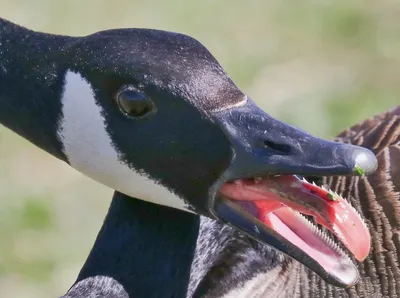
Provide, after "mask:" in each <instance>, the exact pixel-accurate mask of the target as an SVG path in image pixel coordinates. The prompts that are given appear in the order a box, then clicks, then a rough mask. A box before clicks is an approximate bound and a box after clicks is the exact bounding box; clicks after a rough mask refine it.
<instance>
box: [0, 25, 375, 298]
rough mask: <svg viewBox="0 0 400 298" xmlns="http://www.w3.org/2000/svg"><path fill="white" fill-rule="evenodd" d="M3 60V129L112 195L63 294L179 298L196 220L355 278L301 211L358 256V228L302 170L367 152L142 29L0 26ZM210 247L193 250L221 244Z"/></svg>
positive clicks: (334, 280) (366, 239)
mask: <svg viewBox="0 0 400 298" xmlns="http://www.w3.org/2000/svg"><path fill="white" fill-rule="evenodd" d="M0 57H1V59H0V107H1V108H0V123H1V124H2V125H4V126H6V127H8V128H9V129H11V130H12V131H14V132H15V133H16V134H18V135H20V136H22V137H23V138H25V139H27V140H28V141H30V142H31V143H33V144H34V145H36V146H37V147H39V148H41V149H42V150H44V151H46V152H48V153H49V154H51V155H53V156H54V157H56V158H58V159H60V160H61V161H64V162H66V163H67V164H69V165H70V166H71V167H73V168H74V169H76V170H77V171H79V172H81V173H82V174H84V175H86V176H88V177H90V178H92V179H94V180H96V181H98V182H99V183H102V184H104V185H106V186H108V187H110V188H112V189H114V190H115V194H114V198H113V202H112V205H111V207H110V211H109V214H108V216H107V218H106V220H105V223H104V225H103V227H102V229H101V231H100V233H99V235H98V238H97V240H96V245H95V246H94V248H93V250H92V251H91V253H90V255H89V257H88V260H87V262H86V263H85V265H84V266H83V268H82V270H81V272H80V274H79V277H78V281H79V282H78V283H77V284H76V285H75V286H74V287H73V288H72V289H71V290H70V291H69V293H68V294H67V295H69V296H70V297H73V295H75V297H79V296H76V295H81V296H82V295H83V297H85V295H87V294H85V293H89V292H88V291H91V292H92V293H95V294H90V295H92V297H96V296H99V295H103V296H104V297H126V296H127V295H128V296H129V297H186V293H187V289H188V287H189V279H190V274H192V276H193V279H196V277H195V275H197V274H201V270H194V271H193V270H191V267H192V266H191V263H192V261H193V258H194V255H195V250H196V245H197V239H198V237H197V236H198V233H199V227H200V216H203V217H206V218H210V219H215V220H218V221H219V222H222V223H224V224H226V225H228V226H231V227H232V228H233V229H234V230H235V231H236V230H237V231H241V233H243V235H247V236H249V237H251V238H252V239H254V241H255V242H254V243H255V245H262V246H263V247H264V248H263V249H270V248H269V247H273V248H274V249H275V250H277V251H280V252H282V253H284V254H285V255H288V256H289V257H291V258H293V259H295V260H297V261H298V262H300V263H302V264H304V265H305V266H306V267H307V268H309V269H310V270H312V271H313V272H315V273H316V274H318V276H320V277H321V278H323V279H324V280H325V281H327V282H328V283H330V284H332V285H335V286H339V287H349V286H352V285H354V284H355V283H357V281H358V279H359V272H358V270H357V266H356V264H355V262H354V261H353V260H352V259H351V258H350V257H349V255H348V253H346V252H345V250H344V249H341V248H340V247H339V246H338V245H336V244H335V241H334V240H332V238H328V237H325V236H324V235H323V234H321V233H320V232H319V231H318V230H317V229H316V228H315V226H314V225H313V224H311V222H309V221H307V220H304V217H302V216H301V215H300V214H301V213H302V214H306V215H310V216H312V217H314V218H315V219H316V220H317V221H318V222H319V223H320V224H322V225H323V226H325V227H326V228H328V229H330V230H331V231H332V232H333V233H334V235H335V237H337V238H338V239H339V241H340V242H341V243H342V244H343V245H344V246H345V247H346V249H347V250H348V251H349V254H351V255H352V256H354V257H355V259H357V260H359V261H361V260H363V259H365V257H366V256H367V255H368V253H369V248H370V242H371V238H370V234H369V232H368V230H367V227H366V225H365V223H364V221H363V220H362V219H361V217H360V216H359V214H358V213H357V212H356V210H355V209H354V208H353V207H352V206H351V204H349V203H347V201H346V200H344V199H343V198H341V197H340V196H339V195H337V194H335V193H333V192H332V191H330V190H327V189H325V188H322V187H318V186H316V185H313V184H311V183H309V182H307V181H306V180H302V179H300V178H299V176H310V175H312V176H318V177H320V176H332V175H350V176H352V175H353V176H354V175H355V176H357V175H359V174H360V173H364V174H367V175H368V174H370V173H373V172H374V171H375V170H376V168H377V159H376V156H375V155H374V153H372V152H371V151H370V150H369V149H366V148H363V147H360V146H357V145H352V144H345V143H338V142H332V141H326V140H322V139H319V138H316V137H313V136H311V135H310V134H308V133H306V132H304V131H302V130H300V129H297V128H295V127H293V126H290V125H287V124H285V123H283V122H281V121H278V120H276V119H274V118H273V117H271V116H270V115H268V114H267V113H265V112H264V111H262V110H261V109H260V108H259V107H258V106H257V105H256V104H255V103H254V102H253V101H252V100H251V99H250V98H249V97H248V96H247V95H246V94H245V93H243V92H242V91H241V90H240V89H239V88H238V87H237V86H236V85H235V84H234V82H233V81H232V80H231V79H230V78H229V77H228V75H227V74H226V73H225V71H224V70H223V68H222V67H221V65H220V64H219V63H218V62H217V60H216V59H215V58H214V57H213V56H212V54H211V53H210V52H209V51H208V50H207V49H206V48H205V47H204V46H203V45H202V44H201V43H200V42H198V41H197V40H195V39H193V38H191V37H189V36H187V35H183V34H179V33H173V32H167V31H162V30H152V29H113V30H106V31H101V32H96V33H94V34H91V35H88V36H83V37H71V36H61V35H53V34H46V33H42V32H35V31H32V30H29V29H27V28H24V27H22V26H19V25H16V24H14V23H12V22H9V21H7V20H4V19H0ZM127 198H129V200H126V199H127ZM294 230H295V232H294ZM216 241H217V243H209V242H208V243H202V245H205V246H206V247H207V246H212V245H219V244H221V245H223V243H224V242H225V241H229V240H227V239H225V235H224V234H223V233H222V234H220V237H218V238H217V239H216ZM128 253H129V256H130V260H129V262H128V263H127V262H126V260H127V258H125V255H126V254H128ZM242 258H244V259H245V260H247V261H248V262H252V256H251V255H250V256H247V255H246V256H242ZM235 261H236V260H235ZM276 261H277V260H276V259H275V260H274V258H272V261H271V266H272V265H273V263H274V262H276ZM278 261H279V258H278ZM205 263H206V264H211V263H212V262H211V260H209V261H207V260H206V261H205ZM203 269H204V266H203ZM252 269H253V270H252V274H255V273H257V272H258V271H259V268H252ZM81 281H82V282H83V283H84V285H83V288H82V287H80V286H79V285H82V284H81V283H80V282H81ZM118 285H119V286H118ZM203 288H204V287H203ZM91 289H93V290H91ZM96 291H97V292H98V293H96ZM196 292H197V290H196ZM71 295H72V296H71ZM121 295H122V296H121ZM196 295H201V293H199V294H196V293H194V294H193V297H196Z"/></svg>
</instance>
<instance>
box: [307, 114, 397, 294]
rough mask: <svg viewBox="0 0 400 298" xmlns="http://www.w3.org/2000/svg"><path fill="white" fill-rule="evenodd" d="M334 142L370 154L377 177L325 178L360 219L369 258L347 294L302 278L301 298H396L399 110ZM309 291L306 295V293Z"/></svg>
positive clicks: (351, 131) (377, 117) (314, 280)
mask: <svg viewBox="0 0 400 298" xmlns="http://www.w3.org/2000/svg"><path fill="white" fill-rule="evenodd" d="M336 140H337V141H340V142H346V143H352V144H354V145H360V146H363V147H367V148H369V149H371V150H372V151H373V152H374V153H375V154H376V155H377V158H378V162H379V167H378V169H377V171H376V172H375V173H374V174H372V175H369V176H368V177H364V178H359V177H330V178H328V179H325V181H324V182H325V184H327V185H328V186H329V187H330V188H331V189H332V190H334V191H337V192H338V193H340V194H342V196H343V197H345V198H348V199H349V200H350V201H351V203H352V204H353V206H354V207H355V208H356V209H357V210H358V211H359V212H360V213H361V214H362V216H363V217H364V218H365V221H366V222H367V224H368V227H369V230H370V233H371V236H372V248H371V252H370V255H369V257H368V258H367V259H366V260H365V261H364V262H363V263H362V264H360V266H359V270H360V274H361V281H360V282H359V283H358V284H357V285H356V286H355V287H353V288H350V289H348V290H346V291H345V290H341V289H336V288H333V287H331V286H329V285H327V284H326V283H325V282H323V281H321V280H320V279H319V278H316V277H315V274H313V273H308V274H307V278H306V279H307V281H306V282H308V285H309V287H306V288H307V289H308V290H307V291H304V293H303V295H304V297H371V298H375V297H376V298H378V297H400V106H398V107H396V108H394V109H392V110H391V111H388V112H386V113H382V114H379V115H377V116H375V117H372V118H370V119H367V120H365V121H364V122H362V123H360V124H357V125H354V126H353V127H351V128H349V129H347V130H345V131H343V132H342V133H341V134H340V135H339V136H338V137H337V138H336ZM308 291H309V293H307V292H308Z"/></svg>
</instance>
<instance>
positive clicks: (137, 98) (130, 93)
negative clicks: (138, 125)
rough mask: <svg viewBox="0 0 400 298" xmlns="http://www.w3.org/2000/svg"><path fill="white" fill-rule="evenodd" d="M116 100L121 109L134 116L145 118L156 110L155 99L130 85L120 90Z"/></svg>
mask: <svg viewBox="0 0 400 298" xmlns="http://www.w3.org/2000/svg"><path fill="white" fill-rule="evenodd" d="M116 101H117V104H118V107H119V109H120V111H121V112H122V113H124V114H125V115H126V116H129V117H132V118H143V117H145V116H148V115H150V114H153V113H155V111H156V107H155V105H154V103H153V101H152V100H150V99H149V98H148V97H147V96H146V94H144V93H143V92H140V91H138V90H136V89H135V88H133V87H130V86H129V87H122V88H121V90H120V91H118V93H117V95H116Z"/></svg>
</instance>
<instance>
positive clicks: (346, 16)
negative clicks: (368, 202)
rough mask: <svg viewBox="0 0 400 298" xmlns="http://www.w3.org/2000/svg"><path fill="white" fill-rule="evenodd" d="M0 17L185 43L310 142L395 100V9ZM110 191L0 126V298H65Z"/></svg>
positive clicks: (26, 9)
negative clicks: (184, 39) (172, 35)
mask: <svg viewBox="0 0 400 298" xmlns="http://www.w3.org/2000/svg"><path fill="white" fill-rule="evenodd" d="M0 16H1V17H4V18H7V19H9V20H12V21H14V22H17V23H19V24H22V25H25V26H28V27H30V28H32V29H35V30H41V31H47V32H53V33H60V34H69V35H85V34H89V33H92V32H94V31H98V30H102V29H108V28H118V27H148V28H159V29H165V30H171V31H178V32H183V33H186V34H189V35H191V36H193V37H195V38H197V39H198V40H200V41H201V42H202V43H203V44H204V45H206V47H208V48H209V49H210V51H211V52H212V53H213V54H214V55H215V56H216V58H217V59H218V60H219V61H220V62H221V64H222V65H223V67H224V68H225V69H226V71H227V72H228V74H230V76H231V77H232V78H233V79H234V81H235V82H236V83H237V84H238V86H239V87H240V88H242V89H243V90H245V92H246V93H247V94H248V95H249V96H250V97H252V98H253V99H254V100H255V101H256V102H257V103H258V104H259V105H260V106H261V107H262V108H264V109H265V110H266V111H268V112H269V113H270V114H272V115H273V116H276V117H278V118H280V119H282V120H284V121H287V122H289V123H291V124H294V125H296V126H299V127H301V128H303V129H305V130H308V131H310V132H311V133H313V134H315V135H318V136H321V137H326V138H330V137H332V136H334V135H335V134H337V133H338V132H339V131H341V130H342V129H344V128H346V127H348V126H350V125H351V124H354V123H356V122H358V121H360V120H362V119H364V118H367V117H369V116H371V115H373V114H376V113H378V112H381V111H384V110H386V109H388V108H390V107H393V106H395V105H398V104H399V103H400V100H399V97H398V95H399V92H400V38H399V36H400V6H399V5H398V4H397V1H389V0H383V1H371V0H363V1H358V0H356V1H349V0H335V1H333V0H325V1H315V0H302V1H297V0H287V1H277V0H276V1H265V0H263V1H256V0H255V1H236V0H219V1H215V0H214V1H211V0H205V1H183V0H171V1H154V0H153V1H132V0H129V1H128V0H126V1H125V0H114V1H104V0H101V1H100V0H93V1H88V0H87V1H85V0H73V1H70V0H69V1H55V0H54V1H50V0H41V1H28V0H25V1H23V0H19V1H18V0H15V1H14V0H6V1H5V0H1V1H0ZM0 58H1V57H0ZM111 194H112V191H111V190H110V189H107V188H105V187H104V186H101V185H98V184H97V183H95V182H93V181H91V180H89V179H88V178H85V177H83V176H82V175H80V174H78V173H76V172H75V171H74V170H72V169H70V168H68V167H67V166H66V165H64V164H62V163H61V162H59V161H57V160H55V159H54V158H51V157H49V156H48V155H47V154H45V153H43V152H41V151H40V150H38V149H36V148H35V147H33V146H32V145H31V144H29V143H27V142H26V141H24V140H22V139H21V138H19V137H17V136H15V135H14V134H12V133H11V132H10V131H8V130H7V129H5V128H3V127H0V296H1V297H17V298H19V297H29V298H34V297H41V298H42V297H56V296H57V295H60V294H62V293H64V292H65V291H66V290H67V289H68V287H69V286H70V285H71V283H72V282H73V281H74V279H75V277H76V275H77V273H78V271H79V269H80V267H81V265H82V264H83V262H84V260H85V257H86V256H87V254H88V252H89V249H90V248H91V245H92V243H93V241H94V238H95V236H96V233H97V231H98V229H99V228H100V224H101V222H102V219H103V217H104V215H105V213H106V210H107V207H108V204H109V202H110V198H111Z"/></svg>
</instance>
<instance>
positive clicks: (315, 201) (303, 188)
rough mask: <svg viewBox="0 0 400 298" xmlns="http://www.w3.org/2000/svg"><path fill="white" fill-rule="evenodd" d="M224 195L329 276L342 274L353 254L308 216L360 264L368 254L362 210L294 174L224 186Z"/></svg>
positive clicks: (246, 180)
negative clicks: (307, 257) (312, 220)
mask: <svg viewBox="0 0 400 298" xmlns="http://www.w3.org/2000/svg"><path fill="white" fill-rule="evenodd" d="M220 193H221V194H222V196H223V197H224V198H225V199H228V200H230V201H232V202H234V203H235V204H238V205H240V206H241V208H243V209H244V210H245V211H246V212H248V213H250V214H251V215H252V216H253V217H254V218H255V219H257V220H258V221H260V222H262V224H263V225H265V226H266V227H267V228H268V229H271V230H273V231H274V232H275V233H277V234H279V235H280V236H281V237H283V238H285V239H286V240H287V241H288V242H290V243H291V244H292V245H294V246H296V247H297V248H299V249H301V250H302V251H303V252H304V253H306V254H308V255H309V256H310V257H311V258H313V259H314V260H315V261H316V262H318V263H319V264H320V265H321V266H322V267H323V268H324V269H325V270H326V271H327V272H330V273H335V274H340V272H344V271H345V270H341V267H342V266H344V267H345V266H346V264H349V256H348V255H347V254H346V253H345V252H344V250H343V249H341V248H339V246H338V245H337V243H336V242H335V241H334V240H333V239H332V238H330V237H329V236H328V235H327V234H326V232H323V231H322V230H321V229H320V228H318V227H317V226H316V225H314V224H313V223H311V222H310V221H309V220H308V219H307V218H306V217H304V216H303V215H302V214H304V215H311V216H313V217H314V219H315V220H316V221H317V222H318V223H319V224H321V225H322V226H324V227H325V228H327V229H329V230H330V231H331V232H332V233H333V234H334V235H335V236H336V238H337V240H339V241H340V242H341V243H342V244H344V246H345V247H346V248H347V249H348V250H349V252H350V253H351V254H352V255H353V256H354V257H355V258H356V259H357V260H359V261H362V260H363V259H365V257H366V256H367V255H368V253H369V248H370V235H369V232H368V230H367V228H366V225H365V223H364V221H363V220H362V219H361V217H360V215H359V214H358V213H357V211H356V210H355V209H354V208H353V207H352V206H351V205H350V204H349V203H348V202H347V201H346V200H345V199H343V198H342V197H341V196H339V195H337V194H335V193H333V192H331V191H330V190H328V189H326V188H324V187H319V186H317V185H315V184H311V183H309V182H307V181H306V180H305V179H300V178H298V177H297V176H294V175H282V176H268V177H263V178H260V177H257V178H252V179H240V180H236V181H233V182H230V183H225V184H224V185H223V186H222V187H221V189H220Z"/></svg>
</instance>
